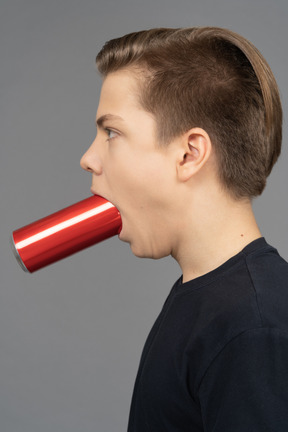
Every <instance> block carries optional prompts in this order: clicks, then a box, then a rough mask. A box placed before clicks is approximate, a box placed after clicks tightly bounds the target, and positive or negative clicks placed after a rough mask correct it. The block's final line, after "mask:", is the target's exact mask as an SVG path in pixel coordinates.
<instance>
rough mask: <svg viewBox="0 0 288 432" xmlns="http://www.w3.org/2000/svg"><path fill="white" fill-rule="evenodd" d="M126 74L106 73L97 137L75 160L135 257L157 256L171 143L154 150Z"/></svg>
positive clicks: (164, 224) (166, 230)
mask: <svg viewBox="0 0 288 432" xmlns="http://www.w3.org/2000/svg"><path fill="white" fill-rule="evenodd" d="M137 91H138V88H137V80H136V77H135V75H133V74H132V73H131V72H128V71H127V70H126V71H124V70H123V71H118V72H114V73H111V74H109V75H108V76H107V77H106V78H105V80H104V82H103V86H102V91H101V96H100V101H99V106H98V110H97V116H96V121H97V135H96V138H95V140H94V142H93V143H92V145H91V146H90V148H89V149H88V150H87V152H86V153H85V154H84V155H83V157H82V159H81V166H82V168H83V169H85V170H87V171H89V172H91V173H92V187H91V191H92V192H93V193H95V194H99V195H101V196H103V197H104V198H106V199H107V200H109V201H111V202H112V203H113V204H114V205H115V206H116V207H117V208H118V210H119V211H120V214H121V218H122V223H123V226H122V231H121V233H120V235H119V238H120V239H121V240H123V241H126V242H129V243H130V246H131V249H132V251H133V253H134V254H135V255H137V256H142V257H151V258H160V257H162V256H166V255H168V254H170V253H171V240H170V239H171V230H172V229H173V228H172V227H173V223H174V221H173V217H172V213H173V211H172V209H173V205H174V204H173V193H174V189H175V184H176V183H177V179H176V173H175V163H174V156H175V143H171V144H169V146H167V147H166V148H163V147H160V146H157V138H156V122H155V119H154V117H153V116H152V114H150V113H148V112H146V111H144V110H143V109H142V108H141V107H140V105H139V102H138V98H137Z"/></svg>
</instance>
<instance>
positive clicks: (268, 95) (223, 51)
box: [96, 27, 282, 199]
mask: <svg viewBox="0 0 288 432" xmlns="http://www.w3.org/2000/svg"><path fill="white" fill-rule="evenodd" d="M96 64H97V67H98V70H99V71H100V73H101V74H102V76H103V77H104V78H105V77H106V76H107V75H108V74H110V73H112V72H116V71H119V70H122V69H125V70H126V69H127V71H134V72H136V77H137V79H138V81H139V102H140V105H141V106H142V107H143V109H144V110H146V111H147V112H149V113H152V114H153V115H154V117H155V119H156V122H157V134H158V141H159V145H168V144H169V143H170V142H171V141H172V140H173V139H174V138H176V137H177V136H180V135H181V134H183V133H185V132H187V131H189V130H190V129H191V128H193V127H200V128H202V129H204V130H205V131H206V132H207V133H208V134H209V136H210V139H211V142H212V145H213V148H214V151H215V155H216V158H217V162H218V163H217V166H218V176H219V179H220V183H221V184H222V186H223V187H224V188H225V189H227V190H228V191H229V192H230V194H231V195H232V196H233V197H234V198H237V199H241V198H249V199H251V198H253V197H256V196H257V195H260V194H261V193H262V191H263V189H264V187H265V184H266V178H267V177H268V175H269V174H270V172H271V170H272V167H273V165H274V164H275V162H276V160H277V159H278V156H279V155H280V151H281V140H282V108H281V101H280V96H279V90H278V87H277V83H276V80H275V78H274V76H273V73H272V71H271V69H270V67H269V65H268V63H267V62H266V60H265V59H264V58H263V56H262V55H261V53H260V52H259V51H258V50H257V48H256V47H255V46H254V45H253V44H252V43H251V42H249V41H248V40H247V39H245V38H243V37H242V36H240V35H238V34H237V33H234V32H232V31H230V30H226V29H222V28H217V27H194V28H183V29H169V28H158V29H151V30H146V31H140V32H135V33H130V34H128V35H125V36H123V37H120V38H117V39H112V40H110V41H108V42H106V44H105V45H104V47H103V48H102V50H101V51H100V52H99V54H98V55H97V57H96Z"/></svg>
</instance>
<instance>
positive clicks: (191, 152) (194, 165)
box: [178, 128, 211, 182]
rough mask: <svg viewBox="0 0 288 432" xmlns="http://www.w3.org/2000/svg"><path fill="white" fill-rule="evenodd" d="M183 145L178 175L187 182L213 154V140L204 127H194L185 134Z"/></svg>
mask: <svg viewBox="0 0 288 432" xmlns="http://www.w3.org/2000/svg"><path fill="white" fill-rule="evenodd" d="M183 147H184V152H183V153H182V157H181V160H180V162H179V164H178V177H179V180H180V181H182V182H185V181H187V180H189V179H190V178H191V177H192V176H194V175H195V174H196V173H198V172H199V171H200V170H201V169H202V168H203V167H204V166H205V164H206V162H207V161H208V159H209V157H210V154H211V140H210V137H209V135H208V134H207V132H205V131H204V130H203V129H201V128H193V129H191V130H190V131H188V132H187V133H186V134H185V135H184V136H183ZM183 147H182V150H183Z"/></svg>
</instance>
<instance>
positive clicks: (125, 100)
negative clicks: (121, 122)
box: [98, 70, 141, 116]
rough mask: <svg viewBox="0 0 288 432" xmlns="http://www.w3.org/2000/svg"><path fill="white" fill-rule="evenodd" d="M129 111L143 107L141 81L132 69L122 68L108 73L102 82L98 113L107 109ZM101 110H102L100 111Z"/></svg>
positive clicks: (104, 112) (100, 113)
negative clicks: (140, 92) (140, 90)
mask: <svg viewBox="0 0 288 432" xmlns="http://www.w3.org/2000/svg"><path fill="white" fill-rule="evenodd" d="M111 109H112V110H114V109H115V110H117V111H119V110H120V111H124V112H125V111H127V110H131V109H141V106H140V103H139V83H138V81H137V79H136V76H135V74H134V73H132V72H131V71H127V70H121V71H117V72H113V73H110V74H108V75H107V76H106V77H105V79H104V81H103V84H102V89H101V94H100V100H99V107H98V115H99V116H100V115H103V114H106V112H107V110H108V111H109V112H110V111H111ZM100 111H101V112H100Z"/></svg>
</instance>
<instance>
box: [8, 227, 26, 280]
mask: <svg viewBox="0 0 288 432" xmlns="http://www.w3.org/2000/svg"><path fill="white" fill-rule="evenodd" d="M10 245H11V247H12V251H13V253H14V256H15V258H16V260H17V262H18V264H19V265H20V267H21V268H22V270H24V271H25V272H26V273H30V272H29V270H28V269H27V267H26V266H25V264H24V263H23V261H22V259H21V257H20V255H19V252H18V250H17V249H16V246H15V243H14V238H13V235H12V234H11V236H10Z"/></svg>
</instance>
